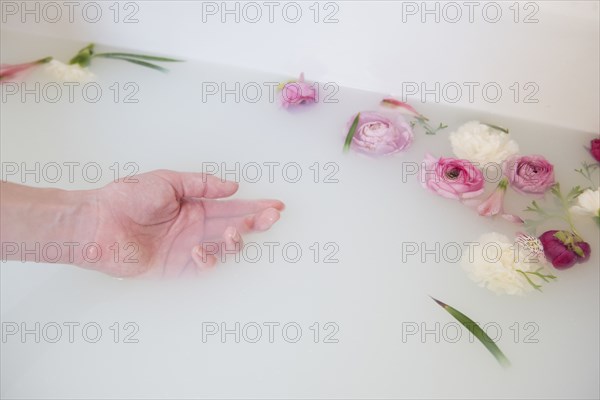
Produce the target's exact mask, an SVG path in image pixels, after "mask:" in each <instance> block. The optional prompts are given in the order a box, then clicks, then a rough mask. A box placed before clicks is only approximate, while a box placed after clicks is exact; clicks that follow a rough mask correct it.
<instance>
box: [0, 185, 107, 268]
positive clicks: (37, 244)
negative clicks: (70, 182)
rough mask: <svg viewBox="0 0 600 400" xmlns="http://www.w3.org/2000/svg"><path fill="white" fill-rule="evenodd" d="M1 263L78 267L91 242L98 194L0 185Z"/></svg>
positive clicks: (93, 191)
mask: <svg viewBox="0 0 600 400" xmlns="http://www.w3.org/2000/svg"><path fill="white" fill-rule="evenodd" d="M1 188H2V190H1V197H2V198H1V217H2V222H1V224H0V230H1V234H2V260H3V261H5V260H19V261H22V262H30V261H33V262H47V263H62V264H77V265H81V263H82V262H84V261H85V256H86V254H85V252H84V251H85V250H84V246H86V245H87V248H89V243H92V242H93V240H94V234H95V229H96V225H97V217H96V215H97V211H96V209H97V194H96V193H97V192H96V191H95V190H89V191H66V190H60V189H39V188H32V187H27V186H22V185H17V184H14V183H8V182H2V183H1Z"/></svg>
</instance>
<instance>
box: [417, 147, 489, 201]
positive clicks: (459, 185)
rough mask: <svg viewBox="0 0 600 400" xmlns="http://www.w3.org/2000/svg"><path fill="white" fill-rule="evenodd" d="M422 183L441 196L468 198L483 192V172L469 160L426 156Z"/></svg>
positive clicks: (422, 170)
mask: <svg viewBox="0 0 600 400" xmlns="http://www.w3.org/2000/svg"><path fill="white" fill-rule="evenodd" d="M421 184H422V185H423V187H424V188H426V189H429V190H431V191H432V192H434V193H437V194H439V195H440V196H443V197H447V198H450V199H466V198H471V197H476V196H479V195H480V194H481V193H483V185H484V179H483V173H482V172H481V171H480V170H479V169H478V168H477V167H475V165H473V163H471V162H470V161H468V160H460V159H457V158H443V157H442V158H440V159H435V158H433V157H432V156H431V155H429V154H428V155H427V156H425V160H423V168H421Z"/></svg>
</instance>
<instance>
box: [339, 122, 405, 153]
mask: <svg viewBox="0 0 600 400" xmlns="http://www.w3.org/2000/svg"><path fill="white" fill-rule="evenodd" d="M355 118H356V115H353V116H352V118H351V119H350V120H349V121H348V125H347V128H348V129H350V127H351V126H352V123H353V122H354V119H355ZM412 141H413V131H412V128H411V126H410V124H409V123H408V122H406V120H405V119H404V117H403V116H402V115H401V114H400V113H390V115H389V117H388V116H386V115H384V114H382V113H378V112H375V111H365V112H361V113H360V117H359V118H358V124H357V126H356V131H355V132H354V137H353V138H352V143H351V148H352V149H354V150H356V151H358V152H360V153H363V154H367V155H370V156H383V155H388V154H394V153H397V152H400V151H402V150H404V149H406V148H408V147H409V146H410V145H411V143H412Z"/></svg>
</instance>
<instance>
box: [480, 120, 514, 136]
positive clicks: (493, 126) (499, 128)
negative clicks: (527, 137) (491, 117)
mask: <svg viewBox="0 0 600 400" xmlns="http://www.w3.org/2000/svg"><path fill="white" fill-rule="evenodd" d="M482 124H483V125H487V126H489V127H490V128H492V129H496V130H499V131H500V132H504V133H506V134H508V133H509V132H510V131H509V130H508V129H506V128H503V127H501V126H498V125H494V124H487V123H485V122H482Z"/></svg>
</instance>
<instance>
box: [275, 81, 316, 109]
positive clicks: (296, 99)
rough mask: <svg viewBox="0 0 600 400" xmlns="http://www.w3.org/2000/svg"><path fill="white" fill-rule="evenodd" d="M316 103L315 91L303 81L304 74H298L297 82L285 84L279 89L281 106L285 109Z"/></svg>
mask: <svg viewBox="0 0 600 400" xmlns="http://www.w3.org/2000/svg"><path fill="white" fill-rule="evenodd" d="M316 101H317V90H316V89H315V88H314V87H313V85H311V84H308V83H306V82H305V81H304V73H302V74H300V78H299V79H298V80H297V81H291V82H287V83H286V84H284V85H283V87H282V88H281V105H282V106H283V107H285V108H288V107H290V106H295V105H298V104H307V103H315V102H316Z"/></svg>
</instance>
